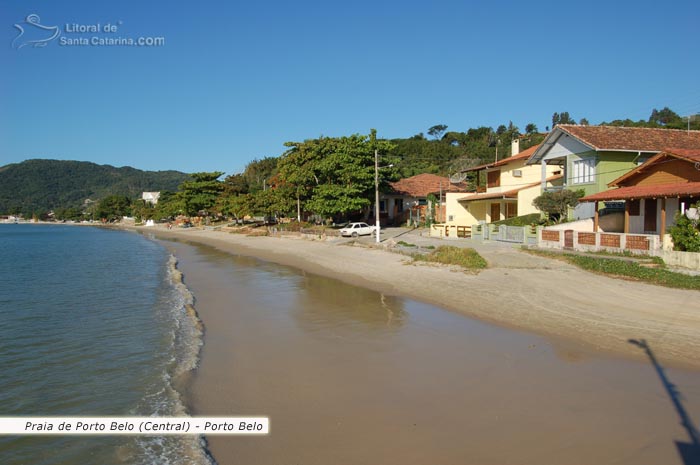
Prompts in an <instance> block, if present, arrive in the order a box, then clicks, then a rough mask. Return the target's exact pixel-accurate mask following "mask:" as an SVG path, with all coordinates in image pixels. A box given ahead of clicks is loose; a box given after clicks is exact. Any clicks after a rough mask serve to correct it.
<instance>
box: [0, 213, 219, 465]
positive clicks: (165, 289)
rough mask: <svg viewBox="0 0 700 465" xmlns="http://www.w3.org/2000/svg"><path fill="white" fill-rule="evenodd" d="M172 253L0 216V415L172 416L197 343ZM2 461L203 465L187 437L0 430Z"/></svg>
mask: <svg viewBox="0 0 700 465" xmlns="http://www.w3.org/2000/svg"><path fill="white" fill-rule="evenodd" d="M191 305H192V295H191V294H190V293H189V291H188V290H187V288H186V287H185V286H184V285H183V283H182V280H181V276H180V275H179V272H178V271H177V269H176V267H175V259H174V258H173V257H172V256H171V255H170V254H169V253H168V252H167V251H166V250H165V249H164V247H162V246H161V245H159V244H158V243H156V242H153V241H149V240H147V239H146V238H144V237H142V236H140V235H137V234H132V233H129V232H124V231H116V230H105V229H97V228H90V227H78V226H69V225H63V226H62V225H55V226H54V225H52V226H46V225H29V224H27V225H21V224H20V225H0V369H1V374H2V375H1V376H0V416H128V415H137V416H150V415H155V416H180V415H185V414H187V411H186V408H185V406H184V404H183V401H182V399H181V396H180V394H179V392H178V390H177V389H176V388H177V386H178V384H179V383H182V382H183V377H186V375H187V374H188V373H189V372H190V371H191V370H192V369H193V368H195V367H196V365H197V360H198V353H199V349H200V346H201V344H202V331H201V328H200V325H199V321H198V320H197V318H196V315H194V314H193V313H192V312H191ZM0 462H1V463H3V464H6V465H7V464H34V465H41V464H69V463H70V464H75V463H99V464H121V463H128V464H152V463H159V464H191V463H194V464H197V463H200V464H201V463H209V462H210V460H209V458H208V456H207V454H206V453H205V448H204V444H203V441H202V439H200V438H198V437H195V436H182V437H139V436H109V437H86V436H62V437H21V436H0Z"/></svg>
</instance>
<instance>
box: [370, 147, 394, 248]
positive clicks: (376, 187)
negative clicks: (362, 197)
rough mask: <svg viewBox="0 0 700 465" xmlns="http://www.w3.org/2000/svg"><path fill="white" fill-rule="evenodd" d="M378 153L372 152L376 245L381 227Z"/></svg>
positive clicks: (376, 151) (389, 166)
mask: <svg viewBox="0 0 700 465" xmlns="http://www.w3.org/2000/svg"><path fill="white" fill-rule="evenodd" d="M392 166H394V165H393V164H392V165H387V166H382V167H381V168H391V167H392ZM379 168H380V166H379V151H378V150H376V149H375V150H374V224H375V229H374V235H375V237H376V238H377V239H376V241H377V244H379V242H380V239H379V234H380V233H381V226H380V225H379Z"/></svg>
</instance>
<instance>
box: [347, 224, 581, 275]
mask: <svg viewBox="0 0 700 465" xmlns="http://www.w3.org/2000/svg"><path fill="white" fill-rule="evenodd" d="M381 238H382V242H381V243H382V244H386V243H388V242H389V243H395V242H398V241H404V242H407V243H409V244H415V245H418V246H428V245H432V246H435V247H438V246H440V245H452V246H455V247H471V248H473V249H475V250H476V251H477V252H479V254H480V255H481V256H482V257H484V258H485V259H486V261H487V262H488V263H489V266H490V267H492V268H513V269H517V268H540V269H559V268H562V269H563V268H566V269H568V268H571V265H567V264H566V263H564V262H562V261H559V260H552V259H549V258H544V257H539V256H535V255H531V254H528V253H525V252H522V251H521V247H522V244H514V243H510V242H500V241H480V240H472V239H441V238H436V237H430V231H429V229H428V228H418V229H412V228H385V229H382V237H381ZM351 240H357V241H359V242H361V243H363V244H367V245H371V244H373V243H375V240H376V239H375V238H374V236H365V237H361V238H358V239H352V238H342V239H338V241H339V242H349V241H351Z"/></svg>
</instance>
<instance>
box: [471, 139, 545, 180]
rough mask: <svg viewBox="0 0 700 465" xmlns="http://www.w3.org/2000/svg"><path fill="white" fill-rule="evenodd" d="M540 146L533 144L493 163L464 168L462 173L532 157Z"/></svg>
mask: <svg viewBox="0 0 700 465" xmlns="http://www.w3.org/2000/svg"><path fill="white" fill-rule="evenodd" d="M538 147H539V145H533V146H532V147H530V148H528V149H525V150H523V151H522V152H520V153H518V154H515V155H513V156H512V157H508V158H504V159H502V160H498V161H496V162H493V163H486V164H485V165H479V166H475V167H473V168H467V169H466V170H463V171H462V173H466V172H469V171H477V170H483V169H487V168H495V167H497V166H503V165H507V164H508V163H512V162H513V161H516V160H522V159H528V158H530V156H531V155H532V154H533V153H535V150H537V148H538Z"/></svg>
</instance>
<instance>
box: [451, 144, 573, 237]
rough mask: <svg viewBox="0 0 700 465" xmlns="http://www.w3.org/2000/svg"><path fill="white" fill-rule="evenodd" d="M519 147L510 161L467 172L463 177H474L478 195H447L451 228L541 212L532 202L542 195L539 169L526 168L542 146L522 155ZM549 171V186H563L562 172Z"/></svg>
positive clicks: (556, 167) (551, 166)
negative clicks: (527, 163)
mask: <svg viewBox="0 0 700 465" xmlns="http://www.w3.org/2000/svg"><path fill="white" fill-rule="evenodd" d="M516 147H517V145H515V144H514V150H513V152H516V154H515V155H513V156H511V157H509V158H505V159H503V160H499V161H496V162H494V163H488V164H485V165H480V166H475V167H473V168H469V169H468V170H464V173H474V174H475V176H476V178H477V180H479V182H478V183H477V184H478V185H479V187H477V191H476V192H475V193H471V194H469V195H466V196H465V195H463V194H455V193H448V194H447V200H446V210H447V212H446V214H447V223H448V224H458V225H460V226H472V225H475V224H478V223H480V222H486V223H492V222H495V221H500V220H504V219H507V218H512V217H514V216H523V215H528V214H531V213H538V212H539V211H538V210H537V209H536V208H535V207H534V206H533V205H532V201H533V199H534V198H535V197H537V196H539V195H540V193H541V192H542V189H541V182H540V167H539V166H529V165H526V162H527V161H528V159H529V158H530V157H531V156H532V154H533V153H535V151H536V150H537V149H538V147H539V146H534V147H530V148H529V149H527V150H524V151H522V152H520V153H517V148H516ZM546 170H547V180H546V183H547V185H548V186H550V187H551V186H555V185H557V183H558V182H561V180H562V178H563V176H562V173H561V168H559V167H558V166H554V165H550V166H547V167H546Z"/></svg>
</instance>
